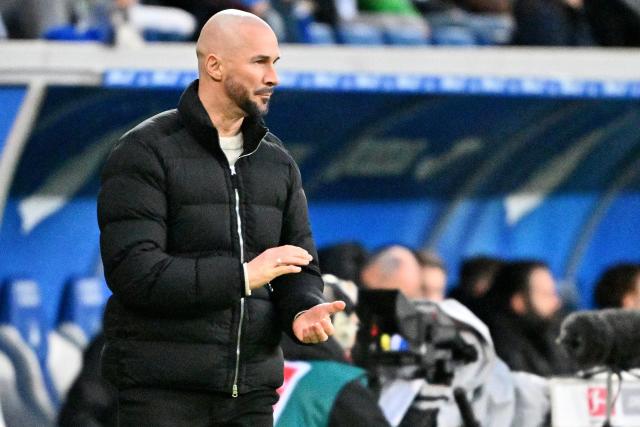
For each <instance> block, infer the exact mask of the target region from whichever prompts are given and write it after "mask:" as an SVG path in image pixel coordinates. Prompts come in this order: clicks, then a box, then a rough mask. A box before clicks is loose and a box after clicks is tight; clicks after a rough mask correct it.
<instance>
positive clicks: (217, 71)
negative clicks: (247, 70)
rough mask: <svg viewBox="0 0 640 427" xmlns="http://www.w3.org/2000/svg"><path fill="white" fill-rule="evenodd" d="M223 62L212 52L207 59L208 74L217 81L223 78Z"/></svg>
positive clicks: (205, 64)
mask: <svg viewBox="0 0 640 427" xmlns="http://www.w3.org/2000/svg"><path fill="white" fill-rule="evenodd" d="M221 67H222V64H221V63H220V57H219V56H217V55H215V54H213V53H210V54H209V55H207V58H206V59H205V63H204V68H205V70H206V72H207V74H208V75H210V76H211V78H212V79H213V80H215V81H220V80H222V69H221Z"/></svg>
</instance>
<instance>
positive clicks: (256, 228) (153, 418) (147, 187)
mask: <svg viewBox="0 0 640 427" xmlns="http://www.w3.org/2000/svg"><path fill="white" fill-rule="evenodd" d="M196 49H197V56H198V69H199V79H198V80H196V81H194V82H193V83H192V84H191V85H190V86H189V87H188V88H187V89H186V90H185V92H184V93H183V94H182V97H181V98H180V101H179V105H178V108H177V109H175V110H170V111H166V112H164V113H160V114H158V115H156V116H154V117H152V118H150V119H148V120H146V121H144V122H143V123H141V124H140V125H138V126H137V127H135V128H134V129H132V130H131V131H129V132H127V133H126V134H125V135H124V136H123V137H122V138H121V139H120V141H119V142H118V143H117V144H116V146H115V148H114V149H113V151H112V153H111V155H110V157H109V159H108V160H107V163H106V165H105V167H104V170H103V174H102V186H101V190H100V194H99V198H98V222H99V226H100V231H101V236H100V242H101V254H102V260H103V264H104V270H105V277H106V279H107V283H108V285H109V287H110V289H111V290H112V291H113V296H112V297H111V298H110V299H109V302H108V304H107V308H106V314H105V324H104V331H105V337H106V346H105V349H104V352H103V355H102V369H103V375H104V376H105V377H106V378H107V379H108V380H109V381H110V382H111V383H113V384H114V385H115V386H116V388H117V389H118V418H119V423H120V425H127V426H128V425H131V426H133V425H135V426H140V425H153V426H181V425H189V426H193V427H197V426H210V425H252V426H254V427H255V426H263V425H271V424H272V423H273V411H272V405H273V404H274V403H275V402H276V401H277V394H276V389H277V387H279V386H280V385H281V384H282V380H283V357H282V351H281V349H280V346H279V342H280V335H281V331H283V330H284V331H285V332H286V333H288V334H289V335H290V336H291V338H292V339H294V340H295V341H297V342H302V343H305V344H312V343H319V342H322V341H326V340H327V339H328V336H329V335H331V334H332V333H333V325H332V324H331V320H330V315H331V314H333V313H335V312H337V311H340V310H342V309H344V306H345V304H344V302H342V301H337V302H333V303H325V302H324V299H323V297H322V287H323V284H322V279H321V276H320V271H319V268H318V264H317V256H316V250H315V247H314V243H313V239H312V236H311V231H310V226H309V221H308V214H307V204H306V198H305V195H304V191H303V189H302V187H301V178H300V172H299V170H298V167H297V165H296V164H295V162H294V161H293V159H292V157H291V156H290V155H289V153H288V152H287V151H286V150H285V149H284V147H283V145H282V143H281V142H280V141H279V140H278V139H277V138H276V137H275V136H274V135H273V134H272V133H270V132H269V131H268V129H267V128H265V126H264V124H263V122H262V120H261V116H262V115H264V114H266V112H267V110H268V104H269V100H270V96H271V94H272V93H273V90H274V87H275V86H276V84H277V83H278V78H277V74H276V71H275V68H274V63H275V62H276V61H277V60H278V58H279V56H280V53H279V49H278V43H277V40H276V37H275V35H274V33H273V31H271V29H270V28H269V26H268V25H267V24H266V23H265V22H264V21H262V20H261V19H259V18H258V17H256V16H255V15H251V14H249V13H246V12H241V11H236V10H227V11H223V12H220V13H218V14H216V15H214V16H213V17H212V18H211V19H210V20H209V21H208V22H207V24H206V25H205V27H204V28H203V29H202V32H201V34H200V38H199V39H198V43H197V46H196Z"/></svg>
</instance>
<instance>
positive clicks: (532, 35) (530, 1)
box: [513, 0, 594, 46]
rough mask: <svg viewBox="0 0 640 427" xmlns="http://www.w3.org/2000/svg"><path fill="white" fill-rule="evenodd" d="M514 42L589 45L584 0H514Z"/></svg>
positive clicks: (589, 38) (541, 44)
mask: <svg viewBox="0 0 640 427" xmlns="http://www.w3.org/2000/svg"><path fill="white" fill-rule="evenodd" d="M513 12H514V16H515V20H516V31H515V34H514V38H513V43H514V44H517V45H533V46H590V45H593V44H594V42H593V38H592V36H591V28H590V25H589V22H588V20H587V17H586V14H585V10H584V7H583V0H515V1H514V4H513Z"/></svg>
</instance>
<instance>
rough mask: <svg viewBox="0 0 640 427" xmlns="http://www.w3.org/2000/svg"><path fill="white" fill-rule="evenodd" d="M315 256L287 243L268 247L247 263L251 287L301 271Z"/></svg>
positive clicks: (257, 286)
mask: <svg viewBox="0 0 640 427" xmlns="http://www.w3.org/2000/svg"><path fill="white" fill-rule="evenodd" d="M312 259H313V257H312V256H311V255H309V252H307V251H306V250H304V249H302V248H299V247H298V246H292V245H285V246H278V247H275V248H270V249H267V250H266V251H264V252H262V253H261V254H260V255H258V256H257V257H255V258H254V259H252V260H251V261H250V262H248V263H247V274H248V276H249V287H250V288H251V289H257V288H259V287H261V286H264V285H266V284H267V283H269V282H270V281H272V280H273V279H275V278H276V277H278V276H282V275H283V274H291V273H300V272H301V271H302V268H301V266H304V265H308V264H309V263H310V262H311V260H312Z"/></svg>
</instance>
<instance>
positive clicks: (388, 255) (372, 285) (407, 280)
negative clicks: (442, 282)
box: [361, 245, 421, 298]
mask: <svg viewBox="0 0 640 427" xmlns="http://www.w3.org/2000/svg"><path fill="white" fill-rule="evenodd" d="M361 278H362V282H363V284H364V285H365V286H366V287H367V288H369V289H399V290H401V291H402V292H403V293H404V294H405V295H406V296H407V297H408V298H420V297H421V286H420V283H421V282H420V280H421V277H420V265H419V264H418V259H417V258H416V256H415V255H414V254H413V252H411V250H409V249H408V248H405V247H403V246H400V245H395V246H391V247H389V248H386V249H384V250H382V251H381V252H379V253H378V254H377V255H375V256H374V257H373V258H372V259H371V260H370V261H369V262H368V263H367V265H366V266H365V267H364V268H363V270H362V274H361Z"/></svg>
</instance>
